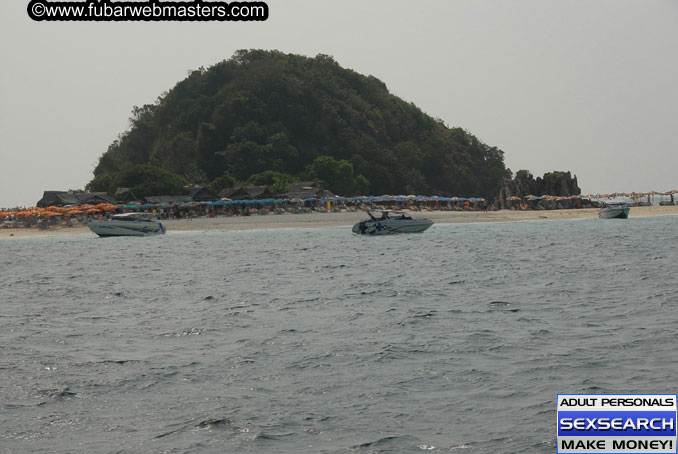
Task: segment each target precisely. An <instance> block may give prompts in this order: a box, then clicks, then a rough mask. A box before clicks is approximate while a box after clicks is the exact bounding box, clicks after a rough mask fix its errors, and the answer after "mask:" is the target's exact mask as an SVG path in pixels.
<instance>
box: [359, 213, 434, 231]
mask: <svg viewBox="0 0 678 454" xmlns="http://www.w3.org/2000/svg"><path fill="white" fill-rule="evenodd" d="M367 214H368V215H369V217H370V218H369V219H366V220H364V221H360V222H358V223H357V224H355V225H354V226H353V233H358V234H365V235H391V234H394V233H421V232H423V231H424V230H426V229H428V228H429V227H431V226H432V225H433V221H432V220H430V219H413V218H412V217H411V216H410V215H409V214H407V213H404V212H402V211H391V210H370V211H368V212H367Z"/></svg>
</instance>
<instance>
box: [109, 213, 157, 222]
mask: <svg viewBox="0 0 678 454" xmlns="http://www.w3.org/2000/svg"><path fill="white" fill-rule="evenodd" d="M154 218H155V213H122V214H116V215H113V219H114V220H116V221H151V220H153V219H154Z"/></svg>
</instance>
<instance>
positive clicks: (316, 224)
mask: <svg viewBox="0 0 678 454" xmlns="http://www.w3.org/2000/svg"><path fill="white" fill-rule="evenodd" d="M412 215H413V216H414V217H426V218H429V219H432V220H433V221H434V222H435V223H436V224H463V223H469V222H510V221H540V220H541V221H548V220H558V219H561V220H562V219H584V218H597V217H598V209H595V208H590V209H577V210H544V211H541V210H539V211H537V210H535V211H512V210H501V211H430V212H422V213H419V212H414V213H412ZM665 215H678V205H676V206H651V207H633V208H631V213H630V217H642V216H665ZM365 218H366V215H365V213H364V212H361V211H357V212H341V213H309V214H281V215H277V214H268V215H266V216H260V215H255V216H233V217H215V218H206V217H200V218H194V219H192V220H165V221H163V224H165V226H166V227H167V230H168V231H170V232H172V231H188V230H197V231H200V230H258V229H287V228H324V227H342V226H350V225H353V224H354V223H356V222H358V221H360V220H362V219H365ZM50 235H94V233H92V232H91V231H90V230H89V229H88V228H87V227H85V226H78V227H72V228H68V227H56V228H55V227H52V228H50V229H48V230H38V229H35V228H31V229H1V230H0V238H3V237H26V236H50Z"/></svg>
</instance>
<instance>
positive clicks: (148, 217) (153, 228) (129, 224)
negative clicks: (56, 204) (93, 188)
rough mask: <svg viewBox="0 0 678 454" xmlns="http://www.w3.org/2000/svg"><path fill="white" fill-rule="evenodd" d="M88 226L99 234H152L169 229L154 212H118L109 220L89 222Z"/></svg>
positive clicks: (158, 233)
mask: <svg viewBox="0 0 678 454" xmlns="http://www.w3.org/2000/svg"><path fill="white" fill-rule="evenodd" d="M87 227H89V228H90V230H91V231H92V232H94V233H96V234H97V235H99V236H150V235H162V234H164V233H165V232H166V231H167V229H165V226H163V225H162V223H161V222H159V221H157V220H156V215H155V214H153V213H124V214H116V215H114V216H113V218H112V219H111V220H109V221H93V222H88V223H87Z"/></svg>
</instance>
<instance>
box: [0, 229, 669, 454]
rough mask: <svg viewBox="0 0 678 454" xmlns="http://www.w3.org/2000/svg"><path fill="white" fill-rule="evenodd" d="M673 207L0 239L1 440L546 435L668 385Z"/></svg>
mask: <svg viewBox="0 0 678 454" xmlns="http://www.w3.org/2000/svg"><path fill="white" fill-rule="evenodd" d="M677 246H678V217H650V218H631V219H629V220H598V219H588V220H569V221H543V222H513V223H487V224H456V225H434V226H433V227H432V228H431V229H429V230H428V231H427V232H425V233H423V234H418V235H417V234H415V235H402V236H384V237H362V236H356V235H353V234H352V233H351V231H350V228H329V229H288V230H267V231H261V230H260V231H236V232H233V231H231V232H228V231H210V232H169V233H168V234H167V235H165V236H163V237H153V238H104V239H100V238H97V237H95V236H94V235H82V236H73V237H43V238H5V239H0V452H3V453H5V452H6V453H74V452H82V453H141V452H144V453H146V452H148V453H156V452H157V453H224V452H226V453H229V452H233V453H240V452H244V453H301V452H318V453H400V452H407V453H413V452H420V451H421V452H469V453H471V452H473V453H477V452H480V453H517V452H521V453H531V452H534V453H552V452H555V447H556V428H555V426H556V411H555V408H556V403H555V399H556V394H557V393H675V392H676V391H678V373H677V372H678V368H677V366H676V364H678V349H677V348H676V341H677V340H678V327H677V324H676V322H677V321H678V311H677V309H678V285H677V280H676V278H677V272H676V270H678V247H677Z"/></svg>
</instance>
